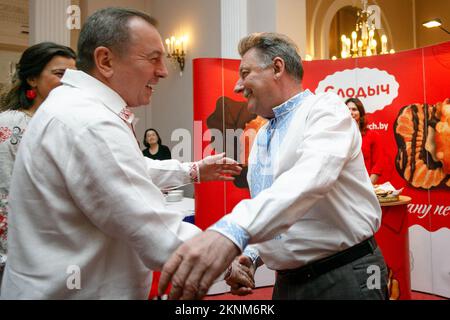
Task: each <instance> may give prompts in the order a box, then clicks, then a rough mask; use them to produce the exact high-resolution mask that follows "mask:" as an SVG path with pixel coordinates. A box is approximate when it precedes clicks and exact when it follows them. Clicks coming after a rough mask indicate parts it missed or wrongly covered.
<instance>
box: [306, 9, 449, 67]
mask: <svg viewBox="0 0 450 320" xmlns="http://www.w3.org/2000/svg"><path fill="white" fill-rule="evenodd" d="M370 4H376V5H378V6H379V7H380V8H381V11H382V17H381V18H382V27H383V29H384V30H383V31H384V33H386V35H387V36H388V38H389V47H390V48H391V47H393V48H394V49H395V50H396V51H401V50H408V49H412V48H414V47H415V44H416V43H417V46H418V47H420V46H423V45H424V44H426V43H436V42H439V41H436V40H439V39H440V40H441V41H445V40H448V37H447V38H446V39H445V36H446V35H445V33H443V32H442V31H440V30H433V31H434V32H435V33H436V38H432V37H430V38H429V39H428V40H427V41H425V40H424V39H423V38H424V37H426V36H428V35H424V32H426V31H425V30H423V28H422V27H421V20H422V19H423V18H422V17H423V16H425V15H433V14H434V15H436V14H437V16H440V17H442V18H445V19H446V20H447V21H448V20H449V18H448V15H449V14H450V9H449V6H450V1H448V0H395V1H393V0H377V1H369V5H370ZM414 4H415V6H414ZM344 5H353V6H360V1H359V0H320V1H317V0H306V11H307V43H308V45H307V50H308V51H309V53H310V54H312V53H314V57H315V58H328V57H325V56H324V55H323V51H324V48H323V45H322V44H323V38H322V37H323V36H327V37H328V32H329V30H324V31H325V32H324V33H323V34H321V31H323V30H321V27H322V25H323V23H324V19H325V18H326V13H327V12H328V11H329V10H330V8H333V7H335V8H336V9H338V7H339V6H341V7H342V6H344ZM414 13H415V14H414ZM437 31H440V32H442V33H443V34H441V35H437V34H438V32H437ZM415 33H416V34H417V41H416V42H415V39H414V34H415Z"/></svg>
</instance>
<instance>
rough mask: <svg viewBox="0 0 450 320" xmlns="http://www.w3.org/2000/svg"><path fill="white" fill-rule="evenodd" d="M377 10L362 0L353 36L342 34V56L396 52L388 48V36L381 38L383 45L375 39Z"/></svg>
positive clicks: (365, 0)
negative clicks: (375, 15)
mask: <svg viewBox="0 0 450 320" xmlns="http://www.w3.org/2000/svg"><path fill="white" fill-rule="evenodd" d="M374 14H375V10H370V11H369V9H368V7H367V0H362V10H359V11H358V19H357V21H356V29H355V31H353V32H352V34H351V38H347V36H346V35H342V36H341V45H342V51H341V58H350V57H352V58H356V57H369V56H373V55H377V54H387V53H394V52H395V51H394V50H393V49H391V51H390V52H388V49H387V41H388V39H387V37H386V35H385V34H383V35H382V36H381V38H380V40H381V46H379V45H378V43H377V40H375V30H376V29H375V18H376V17H373V16H374Z"/></svg>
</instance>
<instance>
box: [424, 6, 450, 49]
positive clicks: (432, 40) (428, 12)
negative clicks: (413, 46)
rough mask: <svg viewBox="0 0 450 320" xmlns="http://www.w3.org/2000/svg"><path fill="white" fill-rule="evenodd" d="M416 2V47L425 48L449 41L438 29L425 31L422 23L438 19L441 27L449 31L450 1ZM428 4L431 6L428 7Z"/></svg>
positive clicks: (447, 35) (445, 34) (448, 36)
mask: <svg viewBox="0 0 450 320" xmlns="http://www.w3.org/2000/svg"><path fill="white" fill-rule="evenodd" d="M415 2H416V21H417V23H416V34H417V46H418V47H425V46H429V45H432V44H436V43H440V42H444V41H449V40H450V35H449V34H447V33H445V32H444V31H443V30H441V29H439V28H433V29H427V28H424V27H423V26H422V23H423V22H425V21H427V20H430V19H433V18H440V19H441V20H442V27H444V28H445V29H447V30H448V31H450V1H449V0H432V1H430V0H415ZM430 2H431V3H432V5H430Z"/></svg>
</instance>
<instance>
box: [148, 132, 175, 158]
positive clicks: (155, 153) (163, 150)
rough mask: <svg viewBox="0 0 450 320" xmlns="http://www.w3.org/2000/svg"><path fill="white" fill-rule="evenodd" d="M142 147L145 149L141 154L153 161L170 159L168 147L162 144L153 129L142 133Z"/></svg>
mask: <svg viewBox="0 0 450 320" xmlns="http://www.w3.org/2000/svg"><path fill="white" fill-rule="evenodd" d="M143 142H144V146H146V148H145V149H144V150H143V151H142V154H143V155H144V156H146V157H147V158H150V159H153V160H169V159H172V155H171V154H170V149H169V147H167V146H165V145H163V144H162V141H161V137H160V136H159V133H158V131H156V130H155V129H152V128H150V129H147V130H145V133H144V141H143Z"/></svg>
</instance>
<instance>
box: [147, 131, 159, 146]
mask: <svg viewBox="0 0 450 320" xmlns="http://www.w3.org/2000/svg"><path fill="white" fill-rule="evenodd" d="M149 131H153V132H155V133H156V136H157V137H158V144H159V145H161V144H162V141H161V137H160V136H159V133H158V131H156V130H155V129H153V128H150V129H147V130H145V133H144V146H146V147H147V148H150V144H149V143H148V142H147V132H149Z"/></svg>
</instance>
